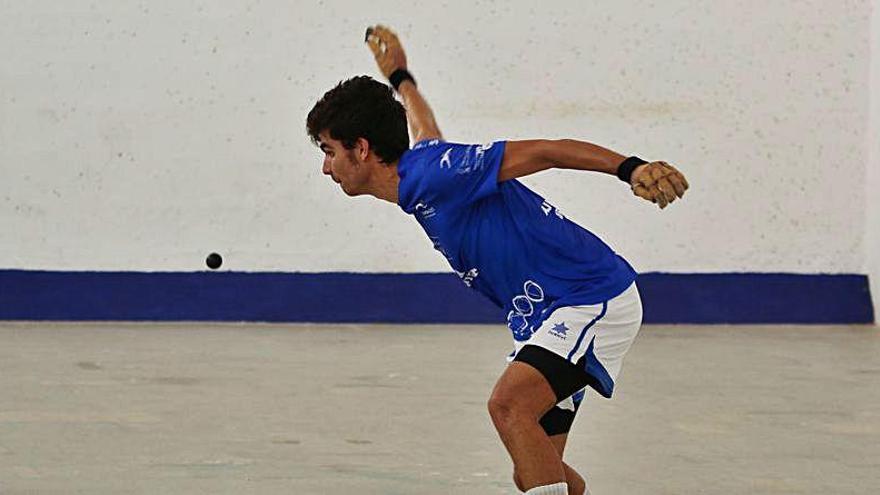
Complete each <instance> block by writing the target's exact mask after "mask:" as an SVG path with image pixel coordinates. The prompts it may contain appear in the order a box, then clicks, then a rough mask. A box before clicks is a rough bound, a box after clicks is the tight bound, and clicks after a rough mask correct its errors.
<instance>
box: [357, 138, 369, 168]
mask: <svg viewBox="0 0 880 495" xmlns="http://www.w3.org/2000/svg"><path fill="white" fill-rule="evenodd" d="M354 152H355V154H356V155H357V157H358V160H359V161H362V162H365V161H367V157H368V156H369V155H370V142H369V141H367V140H366V138H362V137H359V138H357V141H356V142H355V143H354Z"/></svg>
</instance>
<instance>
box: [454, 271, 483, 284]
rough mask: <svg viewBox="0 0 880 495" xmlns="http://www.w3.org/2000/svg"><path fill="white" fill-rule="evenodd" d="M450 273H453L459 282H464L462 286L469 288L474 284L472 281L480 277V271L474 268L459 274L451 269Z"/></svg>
mask: <svg viewBox="0 0 880 495" xmlns="http://www.w3.org/2000/svg"><path fill="white" fill-rule="evenodd" d="M452 271H454V272H455V273H456V275H458V278H460V279H461V281H462V282H464V285H466V286H468V287H471V286H472V285H473V283H474V279H475V278H477V277H478V276H479V275H480V271H479V270H477V269H476V268H471V269H470V270H468V271H466V272H460V271H458V270H456V269H455V268H453V269H452Z"/></svg>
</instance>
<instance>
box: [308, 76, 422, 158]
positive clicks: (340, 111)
mask: <svg viewBox="0 0 880 495" xmlns="http://www.w3.org/2000/svg"><path fill="white" fill-rule="evenodd" d="M306 127H307V128H308V132H309V136H310V137H311V138H312V142H313V143H315V144H317V143H318V141H319V139H318V134H319V133H321V132H323V131H327V132H328V133H329V135H330V137H332V138H333V139H338V140H339V141H341V142H342V145H343V146H345V148H346V149H352V148H354V144H355V142H356V141H357V139H358V138H364V139H366V140H367V141H369V142H370V146H371V147H372V149H373V152H374V153H376V155H377V156H378V157H379V158H380V159H381V160H382V161H383V162H384V163H392V162H394V161H396V160H397V159H398V158H400V156H401V155H403V152H404V151H406V150H408V149H409V134H408V133H407V130H406V110H405V109H404V108H403V105H401V104H400V102H399V101H397V99H395V98H394V93H393V92H392V91H391V87H390V86H387V85H385V84H382V83H380V82H379V81H376V80H375V79H373V78H372V77H370V76H356V77H352V78H351V79H349V80H347V81H342V82H340V83H339V84H337V85H336V87H335V88H333V89H331V90H330V91H327V92H326V93H324V96H323V97H321V99H320V100H319V101H318V103H315V106H314V108H312V110H311V111H310V112H309V116H308V118H307V119H306Z"/></svg>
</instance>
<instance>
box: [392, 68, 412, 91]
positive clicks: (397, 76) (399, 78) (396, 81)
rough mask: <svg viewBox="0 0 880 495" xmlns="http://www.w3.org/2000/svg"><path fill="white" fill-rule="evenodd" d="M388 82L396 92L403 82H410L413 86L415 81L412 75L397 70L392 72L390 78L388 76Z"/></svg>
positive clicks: (403, 70)
mask: <svg viewBox="0 0 880 495" xmlns="http://www.w3.org/2000/svg"><path fill="white" fill-rule="evenodd" d="M388 81H389V82H391V86H392V87H394V91H397V88H399V87H400V85H401V84H403V81H412V83H413V85H415V84H416V80H415V79H413V76H412V74H410V73H409V71H408V70H406V69H397V70H396V71H394V72H392V73H391V75H390V76H388Z"/></svg>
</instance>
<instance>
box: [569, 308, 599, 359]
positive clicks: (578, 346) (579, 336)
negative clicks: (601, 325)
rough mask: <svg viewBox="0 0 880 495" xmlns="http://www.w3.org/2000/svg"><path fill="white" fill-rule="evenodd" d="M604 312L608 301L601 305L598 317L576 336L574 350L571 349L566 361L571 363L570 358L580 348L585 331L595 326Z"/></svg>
mask: <svg viewBox="0 0 880 495" xmlns="http://www.w3.org/2000/svg"><path fill="white" fill-rule="evenodd" d="M606 311H608V301H605V302H603V303H602V312H601V313H599V316H597V317H595V318H593V321H591V322H590V323H589V324H588V325H587V326H585V327H584V328H583V330H581V334H580V335H578V339H577V342H576V343H575V344H574V349H572V350H571V352H569V353H568V360H569V361H571V357H572V356H574V355H575V353H577V350H578V349H579V348H580V347H581V342H583V340H584V335H586V334H587V330H589V329H590V327H592V326H593V325H595V324H596V322H597V321H599V320H601V319H602V317H603V316H605V312H606Z"/></svg>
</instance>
